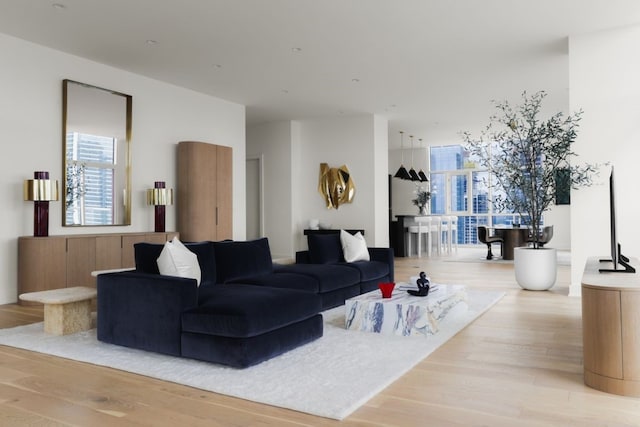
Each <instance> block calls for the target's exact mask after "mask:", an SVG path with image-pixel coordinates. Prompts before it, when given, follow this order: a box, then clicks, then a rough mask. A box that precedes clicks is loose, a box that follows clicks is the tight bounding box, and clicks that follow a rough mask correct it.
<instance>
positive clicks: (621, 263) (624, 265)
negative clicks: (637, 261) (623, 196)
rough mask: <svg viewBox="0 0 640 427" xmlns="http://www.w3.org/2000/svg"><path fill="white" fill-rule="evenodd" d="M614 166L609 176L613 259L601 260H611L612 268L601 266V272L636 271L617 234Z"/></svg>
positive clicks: (604, 260)
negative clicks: (623, 253)
mask: <svg viewBox="0 0 640 427" xmlns="http://www.w3.org/2000/svg"><path fill="white" fill-rule="evenodd" d="M614 181H615V180H614V175H613V166H611V175H610V176H609V215H610V224H611V259H601V260H600V262H610V263H612V264H613V267H612V268H601V269H600V270H599V271H600V273H635V272H636V269H635V268H633V267H632V266H631V265H630V264H629V258H627V257H626V256H624V255H622V250H621V246H620V243H618V237H617V236H616V197H615V183H614Z"/></svg>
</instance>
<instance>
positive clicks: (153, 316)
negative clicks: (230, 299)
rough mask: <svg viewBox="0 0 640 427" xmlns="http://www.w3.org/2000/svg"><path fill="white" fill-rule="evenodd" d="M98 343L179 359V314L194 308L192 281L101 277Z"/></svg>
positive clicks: (126, 275)
mask: <svg viewBox="0 0 640 427" xmlns="http://www.w3.org/2000/svg"><path fill="white" fill-rule="evenodd" d="M97 283H98V285H97V287H98V339H99V340H100V341H104V342H108V343H112V344H118V345H123V346H126V347H132V348H139V349H142V350H148V351H155V352H159V353H164V354H171V355H176V356H179V355H180V354H181V345H180V341H181V333H182V312H183V311H184V310H186V309H189V308H193V307H195V306H197V305H198V287H197V284H196V281H195V280H194V279H185V278H181V277H172V276H162V275H159V274H145V273H138V272H126V273H110V274H101V275H100V276H98V280H97Z"/></svg>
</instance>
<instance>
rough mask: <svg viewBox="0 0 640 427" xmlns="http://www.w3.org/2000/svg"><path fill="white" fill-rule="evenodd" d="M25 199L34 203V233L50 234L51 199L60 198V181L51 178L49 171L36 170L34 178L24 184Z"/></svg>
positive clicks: (37, 234)
mask: <svg viewBox="0 0 640 427" xmlns="http://www.w3.org/2000/svg"><path fill="white" fill-rule="evenodd" d="M23 193H24V200H25V201H32V202H34V203H33V235H34V236H35V237H46V236H48V235H49V201H51V200H58V181H57V180H53V181H52V180H50V179H49V172H41V171H40V172H34V173H33V179H26V180H25V181H24V185H23Z"/></svg>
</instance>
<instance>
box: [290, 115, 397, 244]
mask: <svg viewBox="0 0 640 427" xmlns="http://www.w3.org/2000/svg"><path fill="white" fill-rule="evenodd" d="M379 120H382V121H383V122H378V121H379ZM300 126H301V128H300V129H301V143H302V147H301V151H300V153H299V154H300V157H299V158H298V159H297V160H294V162H296V161H297V162H299V164H300V171H299V175H298V176H296V177H295V179H296V180H298V181H299V185H300V189H299V194H298V196H297V197H296V204H297V206H298V207H299V208H300V212H299V216H298V217H297V218H294V221H295V222H296V225H297V228H296V235H297V236H299V237H298V242H297V248H306V239H305V238H303V237H302V230H303V229H305V228H307V226H308V223H309V219H311V218H317V219H319V220H320V221H321V222H325V223H328V224H331V225H332V228H348V229H351V228H357V229H364V230H365V239H366V240H367V244H368V245H369V246H387V247H388V246H389V235H388V231H387V229H388V226H387V227H385V229H384V231H382V230H381V228H382V227H381V226H380V222H381V221H385V222H386V221H387V218H388V187H387V184H386V180H387V156H388V151H387V147H388V141H387V135H386V131H385V128H386V120H384V119H382V118H377V117H376V116H373V115H354V116H345V117H340V118H327V119H309V120H301V121H300ZM320 163H328V164H329V166H330V167H339V166H341V165H343V164H344V165H347V167H348V168H349V171H350V172H351V176H352V177H353V179H354V182H355V187H356V191H355V196H354V199H353V203H346V204H343V205H340V207H339V208H338V209H337V210H336V209H327V208H326V204H325V200H324V198H323V197H322V195H321V194H320V193H319V192H318V191H317V188H318V176H319V171H320ZM376 168H381V170H376ZM378 218H383V219H378Z"/></svg>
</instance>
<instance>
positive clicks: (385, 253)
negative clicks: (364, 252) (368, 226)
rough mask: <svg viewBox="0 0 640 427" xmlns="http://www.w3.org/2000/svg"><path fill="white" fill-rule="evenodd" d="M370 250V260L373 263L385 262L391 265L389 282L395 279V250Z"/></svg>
mask: <svg viewBox="0 0 640 427" xmlns="http://www.w3.org/2000/svg"><path fill="white" fill-rule="evenodd" d="M367 249H368V250H369V258H370V259H371V261H379V262H384V263H385V264H388V265H389V280H391V281H392V282H393V281H395V279H394V264H393V263H394V258H393V248H367Z"/></svg>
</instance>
